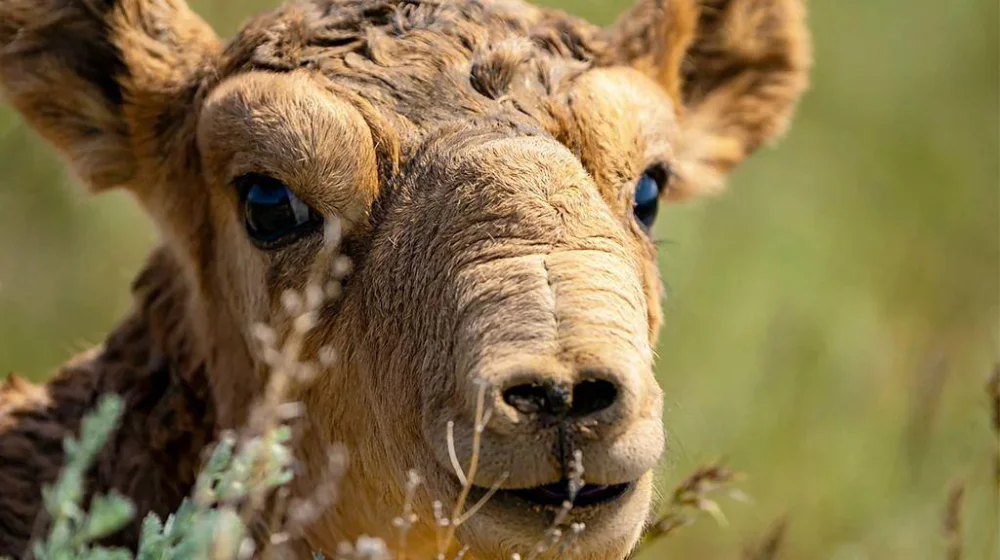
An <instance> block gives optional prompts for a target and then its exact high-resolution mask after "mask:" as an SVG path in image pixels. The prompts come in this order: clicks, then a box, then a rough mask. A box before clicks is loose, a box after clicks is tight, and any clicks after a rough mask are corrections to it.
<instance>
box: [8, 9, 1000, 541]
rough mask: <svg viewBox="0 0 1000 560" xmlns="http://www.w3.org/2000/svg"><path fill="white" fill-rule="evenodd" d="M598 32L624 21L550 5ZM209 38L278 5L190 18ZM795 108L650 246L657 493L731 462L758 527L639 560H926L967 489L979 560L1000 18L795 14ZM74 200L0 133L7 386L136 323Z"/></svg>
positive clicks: (121, 267) (118, 265)
mask: <svg viewBox="0 0 1000 560" xmlns="http://www.w3.org/2000/svg"><path fill="white" fill-rule="evenodd" d="M555 3H557V4H561V5H562V6H563V7H565V8H568V9H570V10H572V11H574V12H576V13H579V14H581V15H584V16H587V17H589V18H591V19H593V20H594V21H599V22H602V23H604V22H609V21H611V20H612V19H613V17H614V15H615V14H616V13H617V12H618V11H620V10H621V9H622V8H623V7H624V5H625V4H626V3H627V2H624V1H618V2H598V1H596V0H590V1H584V2H569V1H568V0H564V1H563V2H561V3H560V2H555ZM192 4H193V5H194V7H195V8H196V9H197V10H198V11H199V12H200V13H201V14H203V15H204V16H205V17H206V18H207V19H208V20H209V21H211V22H212V23H213V24H214V25H216V28H217V29H219V30H220V32H222V33H227V34H228V33H232V32H233V31H234V30H235V29H236V28H237V25H238V24H239V22H240V21H241V20H242V19H243V18H245V17H246V16H248V15H249V14H251V13H253V12H254V11H256V10H259V9H261V8H264V7H266V6H268V5H270V3H269V2H263V1H261V0H252V1H247V0H240V1H236V0H201V1H194V2H192ZM810 14H811V15H810V20H811V27H812V29H813V32H814V40H815V60H816V64H815V70H814V73H813V80H812V81H813V86H812V89H811V91H810V93H809V94H808V95H807V97H806V98H805V100H804V102H803V103H802V105H801V108H800V111H799V114H798V118H797V119H796V121H795V124H794V126H793V129H792V132H791V134H790V135H789V137H787V138H786V139H785V140H784V141H783V142H782V143H781V144H780V146H779V147H778V148H776V149H768V150H765V151H763V152H762V153H760V154H759V155H757V156H756V157H755V158H753V159H752V160H751V161H750V162H748V163H747V164H746V165H745V166H744V167H742V168H741V169H740V170H738V171H737V173H735V175H734V176H733V177H732V179H731V181H730V187H731V188H730V190H729V192H728V193H727V194H725V195H724V196H722V197H719V198H716V199H712V200H704V201H698V202H695V203H690V204H685V205H681V206H676V207H672V208H670V209H669V210H667V211H666V212H665V217H664V218H663V219H661V221H660V223H659V224H658V225H657V228H658V229H657V235H658V236H659V237H661V238H664V239H666V240H667V241H666V243H665V244H664V245H663V246H662V248H661V255H662V256H661V259H662V263H663V268H664V277H665V281H666V283H667V285H668V288H669V297H668V299H667V302H666V306H667V323H666V328H665V329H664V336H663V340H662V342H661V344H660V362H659V363H660V366H659V368H660V369H659V371H660V379H661V382H662V384H663V386H664V388H665V390H666V393H667V402H668V410H667V414H666V424H667V428H668V430H669V433H670V453H669V457H668V460H667V463H666V465H665V469H664V470H665V474H664V479H665V485H667V486H670V485H673V484H675V483H676V482H677V480H678V479H679V477H681V476H683V475H684V474H685V473H687V472H690V471H692V470H693V469H694V468H695V466H696V465H697V464H699V463H702V462H704V461H706V460H711V459H716V458H720V457H724V458H725V459H726V461H727V464H728V465H730V466H732V467H734V468H737V469H738V470H741V471H743V472H745V473H747V474H748V478H747V480H746V481H745V482H744V483H742V485H741V487H742V488H743V489H744V490H745V491H746V492H747V493H748V494H750V495H751V496H752V497H753V498H754V499H755V503H754V504H753V505H746V504H742V503H735V502H733V503H726V502H725V499H722V500H721V501H722V502H723V503H722V505H723V508H724V509H725V510H726V512H727V516H728V518H729V520H730V525H729V526H728V527H726V528H720V527H718V526H717V525H716V524H715V523H714V522H711V521H708V522H701V523H699V524H697V525H695V526H694V527H690V528H686V529H684V530H682V531H680V532H679V533H678V535H677V536H676V537H672V538H670V539H669V540H667V541H664V542H662V543H660V544H658V545H656V546H655V547H654V548H653V549H652V550H651V551H650V553H648V554H647V555H645V556H644V557H645V558H661V557H664V556H670V555H672V556H673V557H681V558H684V557H694V558H721V557H727V558H733V557H736V556H737V555H738V554H739V551H741V550H742V549H743V548H744V547H746V546H748V544H749V543H753V542H760V541H761V540H762V539H764V538H766V536H767V534H768V532H769V530H770V528H771V527H773V526H774V525H775V523H776V522H778V520H780V519H781V518H787V522H788V525H787V535H786V539H785V540H786V542H785V544H784V555H785V556H784V557H786V558H833V559H837V560H853V559H859V560H862V559H869V558H870V559H897V558H898V559H922V558H928V559H930V558H943V557H944V552H945V546H946V543H945V538H944V536H943V534H942V527H941V523H942V522H941V518H942V515H943V514H944V510H945V504H946V502H947V498H948V489H949V487H950V485H951V483H952V481H953V480H955V479H962V480H964V481H965V483H966V485H967V490H966V493H965V503H964V531H965V534H964V536H965V542H966V554H967V558H975V559H978V558H996V557H997V554H998V550H997V546H998V545H997V536H996V533H997V531H998V523H1000V520H998V511H997V507H998V506H997V501H998V496H996V490H995V489H994V487H993V486H992V482H991V480H992V476H993V474H992V472H991V463H990V453H991V449H992V448H991V445H992V444H991V437H992V436H991V433H990V428H989V421H988V413H987V403H986V397H985V393H984V391H983V387H984V384H985V380H986V377H987V375H988V374H989V372H990V370H991V368H992V367H993V363H994V361H995V360H996V359H997V356H998V340H1000V337H998V335H1000V332H998V313H1000V301H998V300H1000V216H998V215H1000V199H998V194H1000V188H998V181H1000V168H998V166H1000V137H998V136H1000V130H998V128H1000V110H998V105H1000V96H998V84H1000V76H998V68H1000V61H998V55H1000V46H998V43H997V41H998V39H997V36H998V33H997V22H998V21H1000V14H998V9H997V3H996V2H989V1H983V2H948V3H941V2H937V1H934V0H912V1H910V2H902V1H900V0H896V1H892V0H868V1H866V2H851V3H844V2H813V3H811V11H810ZM155 237H156V236H155V233H154V232H153V231H152V229H151V227H150V225H149V224H148V223H147V221H146V220H145V219H144V218H143V217H142V216H141V215H139V213H138V211H137V209H136V208H135V206H134V205H133V204H132V202H131V201H130V200H128V197H127V195H125V194H121V193H115V194H110V195H103V196H101V197H89V198H88V197H86V196H84V195H83V194H82V190H81V189H80V188H79V187H78V186H77V185H76V184H75V183H74V181H73V180H72V178H70V177H68V176H67V175H66V173H65V171H64V169H63V167H62V165H61V163H60V162H59V161H58V159H57V158H56V156H55V155H54V153H53V152H52V151H51V150H50V149H49V148H48V147H47V146H45V145H44V144H43V143H42V142H41V141H40V140H39V139H38V138H37V137H36V136H35V135H33V134H32V133H31V132H30V131H29V130H28V129H27V127H26V126H25V125H24V124H23V123H22V122H20V121H19V120H18V119H17V118H16V117H15V116H14V115H13V113H12V112H11V111H10V110H9V109H8V108H6V107H3V108H0V375H5V374H6V373H8V372H11V371H19V372H23V373H25V374H26V375H28V376H29V377H33V378H36V379H43V378H44V377H45V376H46V375H47V374H48V373H49V372H50V371H51V370H52V368H53V367H54V366H56V365H57V364H58V363H59V362H60V361H62V360H63V359H65V358H67V357H69V356H70V355H71V354H73V353H75V352H77V351H80V350H82V349H85V348H87V347H88V346H90V345H92V344H94V343H96V342H99V341H100V340H101V339H102V337H103V335H104V334H105V333H106V332H107V331H108V330H109V329H110V328H112V327H113V325H114V323H115V321H116V320H117V319H118V318H120V317H121V316H122V314H123V313H125V311H126V310H127V309H128V306H129V295H128V284H129V282H130V280H131V277H132V275H133V274H134V273H135V272H136V270H137V267H138V265H139V263H140V262H141V260H142V258H143V256H144V255H145V252H146V251H147V250H148V248H149V247H150V245H151V244H152V243H153V242H154V240H155Z"/></svg>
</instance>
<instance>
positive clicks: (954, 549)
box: [941, 480, 965, 560]
mask: <svg viewBox="0 0 1000 560" xmlns="http://www.w3.org/2000/svg"><path fill="white" fill-rule="evenodd" d="M964 502H965V481H962V480H956V481H955V482H953V483H952V485H951V488H950V489H949V490H948V502H947V504H946V506H945V511H944V519H943V520H942V524H941V529H942V532H943V534H944V541H945V550H946V551H947V552H946V555H945V558H947V559H948V560H961V559H962V504H963V503H964Z"/></svg>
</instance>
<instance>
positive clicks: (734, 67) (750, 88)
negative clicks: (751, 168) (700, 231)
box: [610, 0, 811, 198]
mask: <svg viewBox="0 0 1000 560" xmlns="http://www.w3.org/2000/svg"><path fill="white" fill-rule="evenodd" d="M610 34H611V37H612V41H611V43H612V48H613V49H615V50H616V51H615V53H616V54H615V56H616V57H617V59H618V61H619V62H624V63H628V64H632V65H633V66H636V67H637V68H640V69H643V70H645V71H646V72H647V74H650V75H653V76H654V77H656V78H657V79H658V81H659V82H660V84H661V85H662V86H663V87H664V88H665V89H666V90H667V91H668V92H669V93H670V94H671V95H672V96H674V98H675V99H678V100H679V107H680V109H681V110H680V113H681V114H680V128H681V134H680V139H679V143H678V146H677V149H676V152H677V155H678V160H679V161H678V162H677V171H678V178H679V181H678V182H677V184H676V185H675V187H674V188H673V189H672V196H673V197H674V198H684V197H686V196H689V195H691V194H701V193H710V192H715V191H718V190H720V189H721V188H722V186H723V184H724V179H725V177H726V175H728V174H729V172H730V171H732V169H733V168H734V167H736V165H737V164H739V163H740V162H742V161H743V160H744V159H746V158H747V157H748V156H750V155H751V154H752V153H754V152H755V151H756V150H757V149H758V148H760V147H761V146H762V145H764V144H766V143H768V142H770V141H772V140H774V139H776V138H778V137H779V136H780V135H781V134H782V133H783V132H784V131H785V129H786V128H787V126H788V123H789V121H790V119H791V116H792V114H793V112H794V110H795V106H796V103H797V102H798V99H799V98H800V97H801V95H802V93H803V92H804V91H805V89H806V87H807V85H808V74H809V67H810V65H811V48H810V42H809V33H808V30H807V28H806V23H805V7H804V5H803V2H802V0H640V2H639V4H638V5H637V6H636V7H635V8H633V9H632V11H631V12H629V13H627V14H626V15H625V16H624V17H623V18H622V20H621V21H619V22H618V23H617V24H616V25H615V26H614V27H613V28H612V29H611V30H610ZM682 46H683V52H682V53H680V54H678V52H677V51H678V50H679V49H681V47H682ZM657 53H661V54H657ZM651 68H652V69H651Z"/></svg>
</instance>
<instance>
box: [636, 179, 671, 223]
mask: <svg viewBox="0 0 1000 560" xmlns="http://www.w3.org/2000/svg"><path fill="white" fill-rule="evenodd" d="M669 179H670V171H669V170H667V169H666V168H665V167H663V166H660V165H656V166H653V167H650V168H649V169H647V170H646V171H645V172H643V174H642V176H641V177H639V181H638V182H636V184H635V196H634V197H633V201H632V212H633V213H634V214H635V219H636V220H638V221H639V223H640V224H642V226H643V227H644V228H646V229H649V228H651V227H653V222H654V221H656V212H657V210H659V206H660V193H661V192H662V191H663V189H664V188H665V187H666V185H667V182H668V180H669Z"/></svg>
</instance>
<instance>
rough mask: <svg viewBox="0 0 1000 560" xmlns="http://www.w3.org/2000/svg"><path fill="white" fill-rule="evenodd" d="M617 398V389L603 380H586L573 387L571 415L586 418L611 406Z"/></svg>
mask: <svg viewBox="0 0 1000 560" xmlns="http://www.w3.org/2000/svg"><path fill="white" fill-rule="evenodd" d="M617 398H618V387H617V386H616V385H615V384H614V383H612V382H610V381H605V380H603V379H588V380H587V381H581V382H579V383H577V384H576V386H575V387H573V415H574V416H586V415H588V414H593V413H595V412H600V411H602V410H604V409H605V408H608V407H609V406H611V405H613V404H614V403H615V400H616V399H617Z"/></svg>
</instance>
